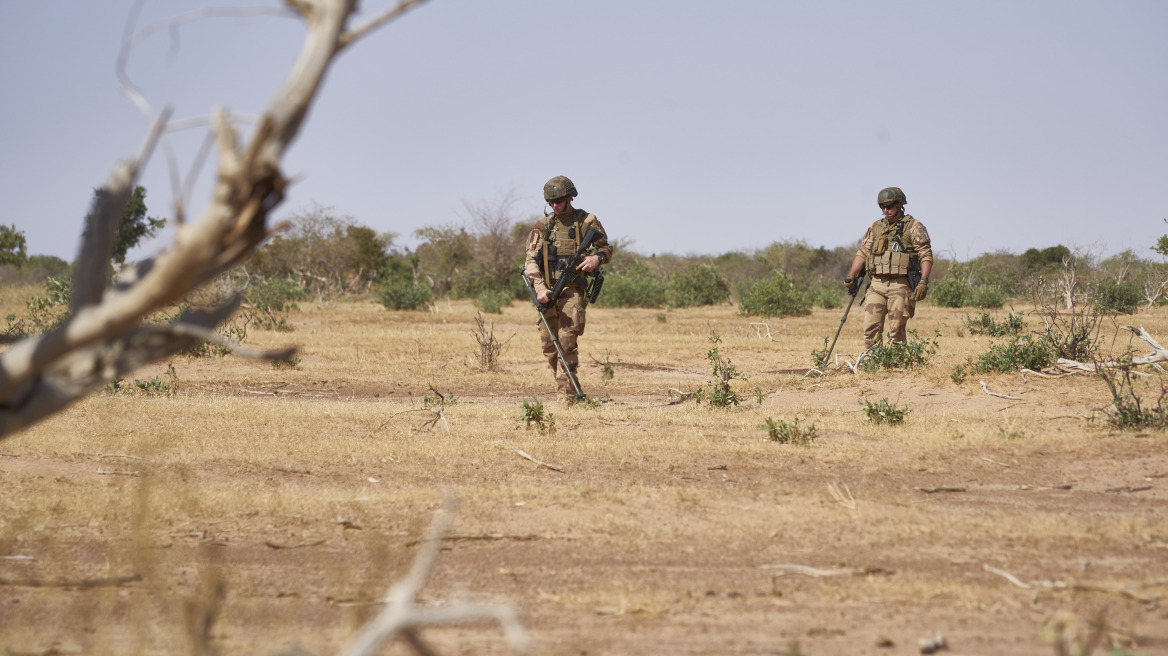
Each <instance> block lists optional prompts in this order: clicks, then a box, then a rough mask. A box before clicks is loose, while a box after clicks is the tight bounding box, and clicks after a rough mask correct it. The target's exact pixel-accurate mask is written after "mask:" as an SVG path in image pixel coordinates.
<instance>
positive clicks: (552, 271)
mask: <svg viewBox="0 0 1168 656" xmlns="http://www.w3.org/2000/svg"><path fill="white" fill-rule="evenodd" d="M544 255H545V257H544V263H545V269H546V270H545V271H544V274H543V275H544V280H546V281H547V283H546V284H547V285H548V286H549V287H551V286H552V285H554V284H555V283H556V280H559V278H560V271H562V270H563V268H564V266H563V264H562V263H561V262H560V256H559V252H558V249H557V248H556V245H555V244H547V243H545V245H544Z"/></svg>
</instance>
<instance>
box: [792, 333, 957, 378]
mask: <svg viewBox="0 0 1168 656" xmlns="http://www.w3.org/2000/svg"><path fill="white" fill-rule="evenodd" d="M940 336H941V331H939V330H936V331H934V333H933V340H932V341H928V340H926V339H925V338H923V337H921V336H920V335H919V334H917V331H915V330H912V329H909V330H908V332H907V333H906V334H905V337H907V340H906V341H903V342H891V343H889V344H887V345H886V344H885V343H883V342H877V343H875V344H873V345H872V346H871V348H869V349H868V351H867V352H866V354H865V355H864V357H863V358H861V359H860V363H859V364H860V369H862V370H864V371H866V372H868V373H872V372H875V371H878V370H880V369H912V368H914V367H924V366H925V365H927V364H928V363H929V356H931V355H934V354H936V353H937V338H938V337H940ZM825 339H826V338H825ZM820 357H822V356H817V353H816V352H813V353H812V360H818V359H819V358H820ZM825 364H826V363H825Z"/></svg>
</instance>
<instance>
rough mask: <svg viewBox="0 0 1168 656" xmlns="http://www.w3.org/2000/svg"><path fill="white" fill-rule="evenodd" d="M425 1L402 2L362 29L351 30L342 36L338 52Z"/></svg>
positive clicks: (370, 21)
mask: <svg viewBox="0 0 1168 656" xmlns="http://www.w3.org/2000/svg"><path fill="white" fill-rule="evenodd" d="M425 1H426V0H401V2H399V3H398V4H397V6H396V7H394V8H393V9H387V10H386V11H385V12H383V13H382V14H381V15H379V16H376V17H374V18H372V19H371V20H369V22H367V23H365V24H364V25H362V26H361V27H358V28H357V29H355V30H350V31H349V32H346V33H345V34H344V35H342V36H341V39H340V44H339V45H338V46H337V50H338V51H339V50H343V49H344V48H346V47H348V46H349V45H350V44H352V43H353V42H354V41H356V40H357V39H360V38H361V37H363V36H365V35H366V34H368V33H370V32H372V31H373V30H375V29H377V28H379V27H381V26H382V25H385V24H386V23H388V22H389V21H391V20H394V19H395V18H397V17H399V16H401V15H402V14H404V13H406V12H407V11H409V10H410V9H411V8H413V7H414V5H420V4H422V3H423V2H425Z"/></svg>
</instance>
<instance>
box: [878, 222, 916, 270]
mask: <svg viewBox="0 0 1168 656" xmlns="http://www.w3.org/2000/svg"><path fill="white" fill-rule="evenodd" d="M911 218H912V217H911V216H909V215H907V214H906V215H904V216H903V217H901V219H900V220H899V221H897V222H896V223H895V224H894V225H888V224H887V223H885V224H884V225H882V226H880V227H879V229H880V232H879V234H873V235H872V252H871V253H870V254H869V255H868V263H867V264H868V271H870V272H872V273H874V274H882V275H891V276H904V275H908V272H909V271H916V270H917V269H918V268H920V264H919V263H918V262H917V258H916V248H915V247H914V246H913V245H912V242H911V239H909V238H908V237H905V235H904V226H905V224H906V223H908V220H909V219H911Z"/></svg>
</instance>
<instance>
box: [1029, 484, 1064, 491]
mask: <svg viewBox="0 0 1168 656" xmlns="http://www.w3.org/2000/svg"><path fill="white" fill-rule="evenodd" d="M1018 489H1019V490H1069V489H1071V486H1070V485H1069V484H1067V483H1063V484H1062V485H1019V486H1018Z"/></svg>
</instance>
